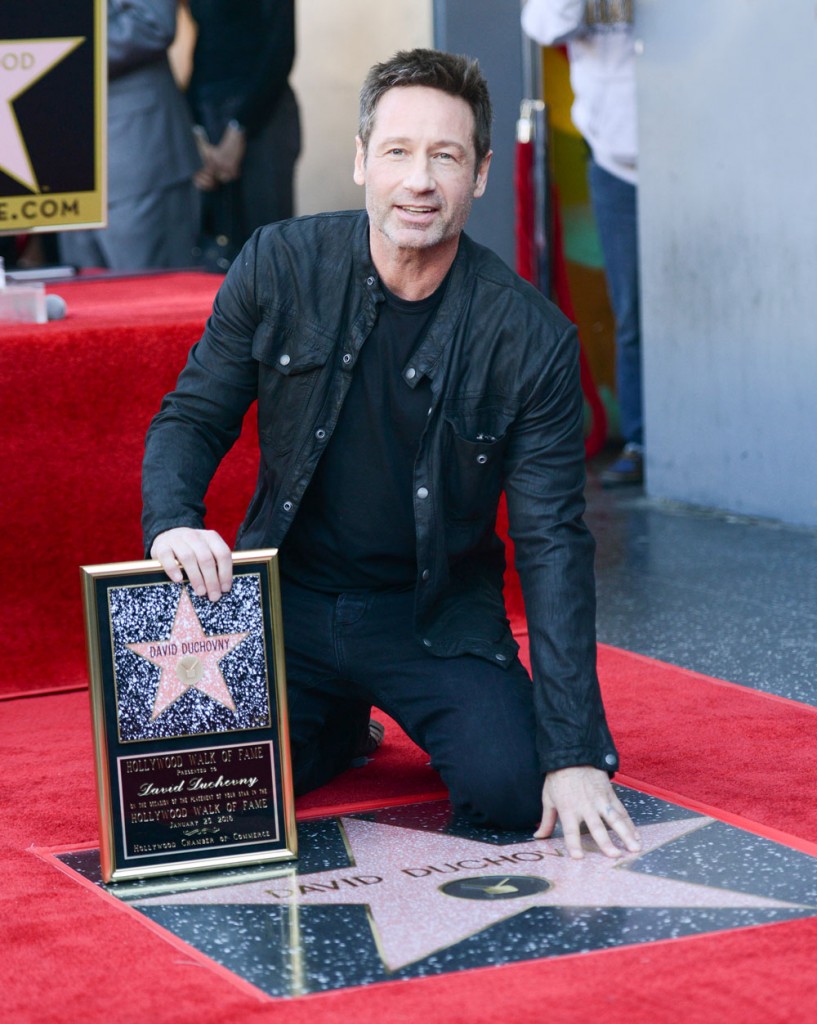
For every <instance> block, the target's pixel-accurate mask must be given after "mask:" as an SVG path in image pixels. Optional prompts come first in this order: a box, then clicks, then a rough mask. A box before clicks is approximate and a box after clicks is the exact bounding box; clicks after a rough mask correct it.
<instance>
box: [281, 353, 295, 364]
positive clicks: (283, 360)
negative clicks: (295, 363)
mask: <svg viewBox="0 0 817 1024" xmlns="http://www.w3.org/2000/svg"><path fill="white" fill-rule="evenodd" d="M278 362H279V363H280V364H281V366H289V364H290V363H291V362H292V360H291V358H290V357H289V356H288V355H287V354H286V352H285V353H284V354H283V355H282V356H281V358H280V359H279V360H278Z"/></svg>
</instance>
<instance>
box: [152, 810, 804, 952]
mask: <svg viewBox="0 0 817 1024" xmlns="http://www.w3.org/2000/svg"><path fill="white" fill-rule="evenodd" d="M712 820H713V819H711V818H704V817H694V818H685V819H682V820H680V821H671V822H665V823H661V824H655V825H643V826H641V827H640V833H641V837H642V845H643V850H642V852H641V853H639V854H626V855H625V856H623V857H622V858H621V859H619V860H611V859H609V858H607V857H605V856H604V855H603V854H601V853H600V852H599V851H598V849H597V848H596V846H595V843H594V842H593V841H592V839H590V838H589V837H586V838H585V839H584V845H585V850H586V856H585V857H584V859H583V860H580V861H575V860H573V859H572V858H570V857H569V855H568V854H567V851H566V848H565V845H564V841H563V840H562V839H560V838H554V839H547V840H539V841H520V842H517V843H511V844H508V845H502V846H497V845H496V844H494V843H482V842H478V841H475V840H470V839H463V838H459V837H456V836H450V835H443V834H440V833H436V832H427V831H420V830H415V829H410V828H403V827H400V826H396V825H386V824H381V823H377V822H371V821H365V820H361V819H358V818H343V819H341V824H342V827H343V829H344V831H345V834H346V839H347V843H348V848H349V851H350V853H351V860H352V864H351V866H350V867H348V868H340V869H338V868H336V869H333V870H329V871H320V872H313V873H310V874H301V875H299V874H297V873H296V872H295V871H293V872H291V873H290V874H288V875H287V876H285V877H282V878H281V879H280V880H274V881H270V880H266V881H259V882H251V883H246V884H240V885H234V886H224V887H220V888H216V889H204V890H199V891H196V892H192V893H180V894H176V895H168V896H160V897H154V898H147V899H144V900H140V901H138V903H139V904H143V905H145V906H148V905H155V904H253V903H255V904H282V905H285V906H287V905H288V906H290V907H295V906H314V905H326V904H364V905H366V906H367V907H368V908H369V913H370V919H371V926H372V931H373V933H374V939H375V942H376V944H377V948H378V950H379V952H380V955H381V958H382V960H383V963H384V964H385V966H386V967H387V968H388V969H389V970H398V969H400V968H402V967H405V966H407V965H408V964H411V963H413V962H415V961H417V960H421V959H424V958H425V957H428V956H430V955H431V954H433V953H435V952H437V951H439V950H442V949H445V948H447V947H448V946H453V945H455V944H456V943H458V942H461V941H463V940H464V939H467V938H468V937H469V936H472V935H474V934H476V933H478V932H480V931H482V930H484V929H486V928H488V927H490V926H491V925H493V924H496V923H498V922H499V921H502V920H505V919H507V918H509V917H513V916H515V915H517V914H520V913H522V912H523V911H525V910H527V909H529V908H531V907H565V908H568V907H569V908H587V907H590V908H600V907H642V908H643V907H651V908H652V907H661V908H664V907H672V908H754V907H758V908H793V907H796V906H797V905H796V904H792V903H785V902H782V901H780V900H774V899H768V898H766V897H763V896H755V895H751V894H747V893H742V892H735V891H732V890H730V889H721V888H715V887H711V886H707V885H700V884H696V883H689V882H679V881H676V880H674V879H669V878H662V877H659V876H655V875H648V874H641V873H639V872H637V871H634V870H630V868H632V867H633V866H634V865H635V864H636V863H637V862H638V860H639V859H640V858H642V857H644V856H645V855H646V854H648V853H650V852H652V851H654V850H656V849H658V848H659V847H661V846H664V845H666V844H669V843H672V842H673V841H674V840H676V839H679V838H681V837H682V836H685V835H687V834H689V833H691V832H693V831H695V830H697V829H700V828H703V827H704V826H706V825H708V824H709V823H710V822H712Z"/></svg>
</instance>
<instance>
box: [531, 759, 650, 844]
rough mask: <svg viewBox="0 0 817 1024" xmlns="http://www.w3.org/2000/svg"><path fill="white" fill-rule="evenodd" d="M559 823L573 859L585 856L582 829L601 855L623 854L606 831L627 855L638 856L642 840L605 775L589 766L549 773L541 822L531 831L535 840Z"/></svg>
mask: <svg viewBox="0 0 817 1024" xmlns="http://www.w3.org/2000/svg"><path fill="white" fill-rule="evenodd" d="M557 818H558V819H559V821H560V822H561V823H562V832H563V833H564V838H565V846H566V847H567V852H568V853H569V854H570V856H571V857H573V858H574V860H579V859H581V858H582V857H583V856H584V850H583V849H582V841H581V826H582V824H584V825H586V826H587V830H588V831H589V833H590V835H591V836H592V837H593V839H594V840H595V841H596V845H597V846H598V848H599V849H600V850H601V852H602V853H603V854H605V855H606V856H608V857H613V858H615V857H621V856H623V853H624V851H623V850H622V849H621V847H619V846H616V844H615V843H614V842H613V840H612V839H611V838H610V834H609V832H608V829H612V831H613V832H615V834H616V835H617V836H618V837H619V839H620V840H621V841H622V843H623V844H624V846H625V848H626V849H627V850H628V851H629V852H630V853H638V852H639V850H640V849H641V840H640V838H639V835H638V832H637V831H636V828H635V825H633V823H632V821H631V820H630V815H629V814H628V813H627V811H626V810H625V808H624V805H623V804H622V802H621V801H620V800H619V798H618V797H617V796H616V794H615V790H614V789H613V787H612V785H611V784H610V779H609V778H608V776H607V773H606V772H603V771H600V770H599V769H598V768H593V767H591V766H590V765H578V766H576V767H575V768H561V769H559V770H558V771H555V772H548V774H547V775H546V776H545V785H544V788H543V789H542V823H541V824H540V826H539V828H538V829H537V830H536V832H534V837H535V838H536V839H547V838H548V837H549V836H550V835H551V834H552V832H553V829H554V827H555V825H556V819H557Z"/></svg>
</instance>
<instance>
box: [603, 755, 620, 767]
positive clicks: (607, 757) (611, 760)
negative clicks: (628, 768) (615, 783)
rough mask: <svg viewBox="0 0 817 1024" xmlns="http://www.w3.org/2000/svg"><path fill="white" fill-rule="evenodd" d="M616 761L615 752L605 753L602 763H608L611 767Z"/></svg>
mask: <svg viewBox="0 0 817 1024" xmlns="http://www.w3.org/2000/svg"><path fill="white" fill-rule="evenodd" d="M617 761H618V758H617V757H616V755H615V754H607V755H605V758H604V763H605V764H609V765H610V766H611V767H612V766H613V765H614V764H615V763H616V762H617Z"/></svg>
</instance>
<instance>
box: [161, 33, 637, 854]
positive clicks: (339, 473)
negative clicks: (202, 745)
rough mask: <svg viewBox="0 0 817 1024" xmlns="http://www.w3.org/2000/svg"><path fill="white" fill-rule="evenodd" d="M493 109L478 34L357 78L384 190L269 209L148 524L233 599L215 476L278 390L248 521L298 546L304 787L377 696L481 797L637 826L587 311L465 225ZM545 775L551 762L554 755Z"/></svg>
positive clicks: (167, 421) (527, 813)
mask: <svg viewBox="0 0 817 1024" xmlns="http://www.w3.org/2000/svg"><path fill="white" fill-rule="evenodd" d="M490 121H491V109H490V100H489V97H488V91H487V86H486V84H485V81H484V79H483V78H482V75H481V73H480V71H479V68H478V66H477V64H476V62H475V61H470V60H468V59H466V58H463V57H455V56H452V55H450V54H443V53H438V52H435V51H430V50H414V51H411V52H405V53H398V54H396V55H395V56H394V57H393V58H392V59H391V60H389V61H386V62H385V63H383V64H379V65H376V66H375V67H374V68H373V69H372V70H371V71H370V73H369V76H368V78H367V80H366V82H365V84H364V86H363V90H362V92H361V117H360V128H359V136H358V138H357V141H356V145H357V154H356V158H355V165H354V177H355V181H356V182H357V183H358V184H360V185H363V186H364V188H365V195H366V211H365V212H362V211H361V212H347V213H340V214H322V215H318V216H314V217H305V218H299V219H296V220H291V221H285V222H282V223H279V224H274V225H270V226H267V227H265V228H262V229H261V230H260V231H259V232H256V234H255V235H254V236H253V238H252V239H251V240H250V242H249V243H248V244H247V246H246V247H245V248H244V250H243V252H242V254H241V256H240V257H239V259H238V260H236V261H235V263H234V264H233V266H232V267H231V269H230V272H229V273H228V275H227V277H226V279H225V282H224V284H223V285H222V287H221V289H220V291H219V294H218V296H217V297H216V301H215V304H214V307H213V315H212V317H211V318H210V320H209V321H208V324H207V328H206V330H205V332H204V335H203V337H202V339H201V341H200V342H199V343H198V345H196V346H195V347H194V348H193V350H192V352H191V354H190V357H189V360H188V364H187V367H186V368H185V370H184V371H183V373H182V375H181V377H180V378H179V382H178V385H177V388H176V390H175V392H173V393H172V394H170V395H169V396H167V397H166V399H165V401H164V403H163V406H162V410H161V411H160V413H159V414H158V416H157V417H156V418H155V420H154V421H153V424H152V425H151V428H150V431H149V433H148V439H147V447H146V455H145V467H144V499H145V513H144V523H143V525H144V531H145V539H146V545H147V547H148V549H149V550H150V552H151V555H152V556H153V557H154V558H157V559H159V560H160V561H161V563H162V565H163V566H164V567H165V569H166V571H167V573H168V575H169V576H170V577H171V579H173V580H176V581H180V580H181V579H182V571H184V573H186V574H187V576H188V578H189V580H190V583H191V585H192V586H193V588H194V589H195V591H196V592H197V593H198V594H200V595H202V596H203V595H205V594H207V595H208V596H209V597H210V599H211V600H217V599H218V597H219V596H220V594H221V593H223V592H224V591H226V590H227V589H229V586H230V582H231V557H230V551H229V549H228V548H227V546H226V544H225V543H224V541H223V540H222V539H221V538H220V537H218V536H217V535H215V534H214V533H212V532H210V531H206V530H204V529H203V528H202V527H203V514H204V507H203V502H202V499H203V495H204V493H205V490H206V487H207V484H208V482H209V480H210V478H211V476H212V473H213V472H214V470H215V468H216V466H217V465H218V462H219V461H220V459H221V458H222V457H223V455H224V453H225V452H226V451H227V449H228V448H229V446H230V445H231V444H232V443H233V441H234V440H235V438H236V437H237V436H238V433H239V430H240V426H241V420H242V417H243V415H244V412H245V411H246V409H247V408H248V407H249V405H250V403H251V402H252V401H253V400H255V399H256V398H257V400H258V425H259V437H260V445H261V463H260V469H259V478H258V487H257V490H256V493H255V496H254V497H253V500H252V502H251V504H250V508H249V510H248V512H247V516H246V518H245V521H244V523H243V525H242V527H241V530H240V531H239V536H238V540H237V546H238V547H241V548H257V547H266V546H273V547H280V549H281V571H282V576H283V580H282V604H283V612H284V636H285V645H286V656H287V685H288V694H289V710H290V736H291V743H292V750H293V769H294V775H295V785H296V791H300V792H302V791H305V790H307V789H309V788H312V787H314V786H316V785H320V784H321V783H323V782H325V781H327V780H328V779H329V778H331V777H332V776H333V775H334V774H336V773H337V772H339V771H342V770H343V769H344V768H345V767H347V766H348V764H349V763H350V761H351V759H352V757H353V756H354V754H355V751H356V749H357V748H358V746H359V744H360V742H361V740H362V738H364V737H365V734H366V729H367V727H368V719H369V709H370V706H371V705H376V706H377V707H380V708H382V709H383V710H384V711H385V712H386V713H387V714H389V715H391V716H392V717H393V718H395V719H396V720H397V721H398V722H399V723H400V725H401V726H402V727H403V728H404V729H405V730H406V732H407V733H408V734H409V735H410V736H411V737H412V738H413V739H414V740H415V741H416V742H417V743H418V744H419V745H420V746H421V747H423V749H425V750H426V751H428V753H429V755H430V757H431V761H432V764H433V765H434V766H435V767H436V768H437V769H438V771H439V772H440V774H441V776H442V779H443V780H444V782H445V783H446V785H447V786H448V789H449V793H450V797H451V801H452V804H453V805H454V807H455V808H456V809H457V810H458V811H459V812H461V813H463V814H465V815H467V816H468V818H469V819H470V820H471V821H473V822H476V823H484V824H493V825H500V826H503V827H509V828H525V827H528V826H532V825H534V824H535V823H536V822H537V821H538V822H539V828H538V830H537V832H536V835H537V836H538V837H540V838H543V837H545V836H547V835H549V834H550V833H551V831H552V829H553V827H554V825H555V823H556V819H557V816H558V817H559V818H560V819H561V823H562V827H563V830H564V833H565V837H566V843H567V847H568V850H569V851H570V853H571V855H572V856H574V857H581V856H582V846H581V842H580V837H579V831H580V826H581V825H582V823H584V824H585V825H586V827H587V828H588V829H589V831H590V832H591V834H592V836H593V838H594V839H595V840H596V843H597V844H598V846H599V847H600V848H601V850H603V852H604V853H606V854H607V855H609V856H611V857H615V856H619V855H620V854H621V852H622V851H621V847H620V846H619V845H617V844H615V843H614V842H613V841H612V839H611V837H610V835H609V833H608V831H607V826H609V827H610V828H612V829H613V830H614V831H615V832H616V833H617V834H618V836H619V837H620V840H621V842H622V843H623V844H624V846H625V847H626V848H627V849H628V850H637V849H638V848H639V844H638V837H637V835H636V833H635V830H634V828H633V825H632V823H631V821H630V819H629V817H628V815H627V813H626V811H625V810H624V807H623V806H622V805H621V803H620V802H619V800H618V798H617V797H616V795H615V793H614V791H613V789H612V787H611V785H610V782H609V774H608V773H609V772H610V771H612V770H613V769H615V767H616V766H617V756H616V753H615V748H614V746H613V743H612V740H611V738H610V734H609V731H608V729H607V725H606V722H605V719H604V711H603V708H602V704H601V698H600V695H599V688H598V682H597V679H596V674H595V635H594V634H595V623H594V607H595V606H594V584H593V565H592V562H593V541H592V539H591V537H590V535H589V534H588V532H587V530H586V528H585V526H584V525H583V523H582V519H581V516H582V512H583V508H584V503H583V498H582V486H583V481H584V463H583V452H584V447H583V439H582V398H581V390H580V385H579V377H578V346H577V341H576V335H575V328H573V327H572V325H571V324H570V323H569V322H568V321H567V320H566V319H565V318H564V317H563V316H562V315H561V314H560V313H559V312H558V310H556V309H555V307H553V306H552V305H551V304H550V303H548V302H547V301H546V300H545V299H544V297H543V296H541V295H540V294H539V293H538V292H536V290H535V289H533V288H531V287H530V286H529V285H527V284H526V283H525V282H523V281H521V280H520V279H519V278H518V277H517V276H516V275H515V274H513V273H512V272H511V271H510V270H508V268H507V267H506V266H505V265H504V263H502V261H501V260H499V259H498V257H496V256H494V255H493V254H492V253H491V252H489V251H488V250H487V249H484V248H483V247H481V246H478V245H476V244H475V243H474V242H472V241H471V240H470V239H468V238H467V236H466V235H464V234H463V227H464V225H465V222H466V220H467V218H468V214H469V211H470V208H471V203H472V201H473V199H475V198H478V197H479V196H481V195H482V194H483V192H484V190H485V186H486V183H487V177H488V168H489V165H490V161H491V151H490ZM503 489H504V490H505V492H506V494H507V501H508V510H509V516H510V524H511V533H512V536H513V538H514V540H515V543H516V556H517V566H518V569H519V573H520V576H521V579H522V585H523V588H524V592H525V597H526V605H527V615H528V620H529V631H530V637H531V653H532V660H533V669H534V672H533V675H534V681H533V685H531V680H530V678H529V676H528V675H527V672H526V671H525V669H524V668H523V667H522V665H521V664H520V662H519V660H518V659H517V657H516V650H517V645H516V643H515V642H514V640H513V637H512V636H511V633H510V630H509V627H508V622H507V619H506V616H505V608H504V604H503V600H502V574H503V569H504V550H503V545H502V543H501V542H500V540H499V539H498V538H497V536H496V534H495V531H494V526H495V521H496V512H497V503H498V501H499V497H500V493H501V491H502V490H503ZM543 777H544V781H543Z"/></svg>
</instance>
